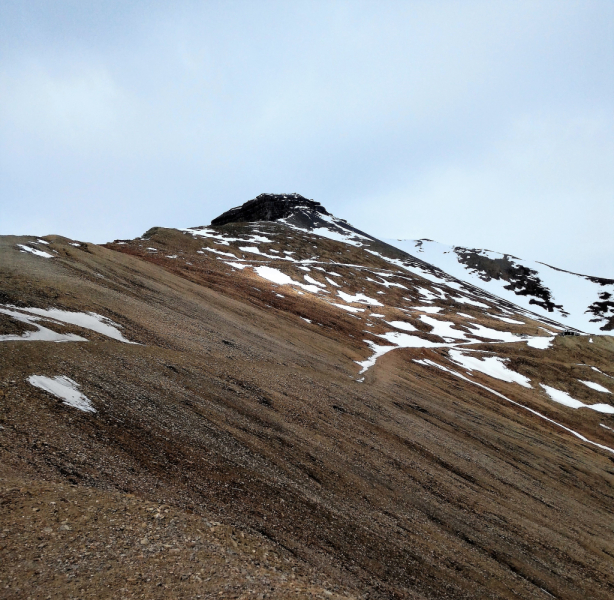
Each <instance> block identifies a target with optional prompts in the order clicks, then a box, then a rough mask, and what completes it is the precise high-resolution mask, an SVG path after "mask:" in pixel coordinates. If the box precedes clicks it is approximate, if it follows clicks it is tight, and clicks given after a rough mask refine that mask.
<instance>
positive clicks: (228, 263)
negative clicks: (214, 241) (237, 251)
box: [224, 261, 247, 270]
mask: <svg viewBox="0 0 614 600" xmlns="http://www.w3.org/2000/svg"><path fill="white" fill-rule="evenodd" d="M224 263H225V264H227V265H230V266H231V267H234V268H235V269H239V270H241V269H245V267H247V265H244V264H242V263H238V262H226V261H224Z"/></svg>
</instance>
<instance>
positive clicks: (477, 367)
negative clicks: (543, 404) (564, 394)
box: [448, 350, 532, 388]
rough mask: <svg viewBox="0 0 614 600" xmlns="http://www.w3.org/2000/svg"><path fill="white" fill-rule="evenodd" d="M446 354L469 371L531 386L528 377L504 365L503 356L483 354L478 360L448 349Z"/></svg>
mask: <svg viewBox="0 0 614 600" xmlns="http://www.w3.org/2000/svg"><path fill="white" fill-rule="evenodd" d="M448 355H449V356H450V359H451V360H452V362H455V363H456V364H457V365H460V366H461V367H464V368H465V369H468V370H469V371H479V372H480V373H484V374H485V375H488V376H489V377H494V378H495V379H501V380H502V381H507V382H508V383H517V384H519V385H521V386H522V387H526V388H530V387H532V386H531V383H530V381H531V380H530V379H529V378H528V377H525V376H524V375H520V373H516V372H515V371H512V370H511V369H508V368H507V366H506V365H505V360H504V359H503V358H499V357H498V356H485V357H484V358H483V359H482V360H480V359H479V358H478V357H476V356H467V355H466V354H463V353H462V352H461V351H460V350H450V351H449V352H448Z"/></svg>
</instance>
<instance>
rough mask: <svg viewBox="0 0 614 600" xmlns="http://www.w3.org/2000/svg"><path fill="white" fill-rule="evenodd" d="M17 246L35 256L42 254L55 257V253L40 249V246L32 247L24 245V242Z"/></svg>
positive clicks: (42, 255)
mask: <svg viewBox="0 0 614 600" xmlns="http://www.w3.org/2000/svg"><path fill="white" fill-rule="evenodd" d="M17 247H18V248H21V252H29V253H30V254H34V255H35V256H40V257H42V258H55V257H54V256H53V254H49V252H45V251H44V250H39V249H38V248H31V247H30V246H24V245H23V244H17Z"/></svg>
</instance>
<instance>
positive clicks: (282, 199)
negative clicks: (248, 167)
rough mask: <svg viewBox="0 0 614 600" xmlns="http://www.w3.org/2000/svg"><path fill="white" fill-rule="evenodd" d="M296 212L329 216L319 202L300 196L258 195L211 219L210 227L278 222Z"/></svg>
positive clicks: (302, 214)
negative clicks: (254, 222)
mask: <svg viewBox="0 0 614 600" xmlns="http://www.w3.org/2000/svg"><path fill="white" fill-rule="evenodd" d="M297 212H300V213H301V216H303V217H308V215H309V214H310V213H315V214H320V215H329V216H330V213H329V212H328V211H327V210H326V209H325V208H324V207H323V206H322V205H321V204H320V203H319V202H316V201H315V200H308V199H307V198H305V197H304V196H301V195H300V194H296V193H293V194H260V195H259V196H257V197H256V198H254V199H253V200H249V201H248V202H246V203H245V204H243V205H241V206H237V207H236V208H231V209H230V210H228V211H226V212H225V213H223V214H221V215H220V216H219V217H217V218H215V219H213V221H211V225H226V224H227V223H249V222H253V221H278V220H279V219H287V218H288V217H292V216H295V215H296V214H297ZM315 214H314V216H315Z"/></svg>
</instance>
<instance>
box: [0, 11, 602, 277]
mask: <svg viewBox="0 0 614 600" xmlns="http://www.w3.org/2000/svg"><path fill="white" fill-rule="evenodd" d="M261 192H299V193H301V194H303V195H304V196H306V197H308V198H313V199H315V200H318V201H320V202H321V203H322V204H323V205H324V206H325V207H326V208H328V210H329V211H331V212H332V213H333V214H335V215H336V216H339V217H342V218H345V219H347V220H348V221H350V222H351V223H352V224H353V225H355V226H357V227H359V228H361V229H363V230H366V231H368V232H369V233H371V234H373V235H376V236H379V237H394V238H423V237H426V238H431V239H435V240H437V241H440V242H443V243H449V244H457V245H468V246H472V247H480V248H488V249H491V250H499V251H503V252H509V253H512V254H515V255H517V256H520V257H525V258H532V259H536V260H541V261H544V262H547V263H550V264H553V265H554V266H558V267H561V268H566V269H570V270H575V271H578V272H584V273H588V274H592V275H601V276H605V277H612V278H614V2H613V1H612V0H603V1H601V0H600V1H592V0H580V1H578V2H572V1H566V0H554V1H552V2H548V1H539V0H532V1H527V2H524V1H522V0H505V1H497V0H486V1H472V0H466V1H464V0H451V1H448V2H446V1H441V2H440V1H436V0H425V1H412V0H404V1H402V2H387V1H385V0H377V1H371V2H361V1H358V0H353V1H335V0H325V1H322V2H318V1H315V0H310V1H307V2H300V1H299V0H292V1H290V2H288V0H283V1H281V2H272V1H266V0H251V1H244V2H240V1H238V2H233V1H230V0H225V1H223V2H216V1H208V2H205V1H200V2H185V1H181V0H174V1H172V2H170V1H169V2H155V1H151V0H148V1H146V2H136V1H129V0H121V1H113V0H105V1H102V0H100V1H96V2H94V1H87V0H75V1H74V2H67V1H62V0H54V1H53V2H50V1H48V0H43V1H40V2H30V1H28V0H0V233H2V234H34V235H44V234H48V233H58V234H63V235H66V236H68V237H72V238H75V239H79V240H87V241H93V242H105V241H108V240H112V239H115V238H131V237H136V236H138V235H140V234H142V233H143V232H144V231H146V230H147V229H148V228H150V227H152V226H154V225H162V226H167V227H187V226H194V225H203V224H208V223H209V222H210V221H211V219H212V218H214V217H216V216H217V215H218V214H220V213H222V212H223V211H225V210H227V209H228V208H231V207H233V206H236V205H239V204H242V203H243V202H245V201H247V200H249V199H251V198H253V197H255V196H256V195H258V194H259V193H261Z"/></svg>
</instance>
